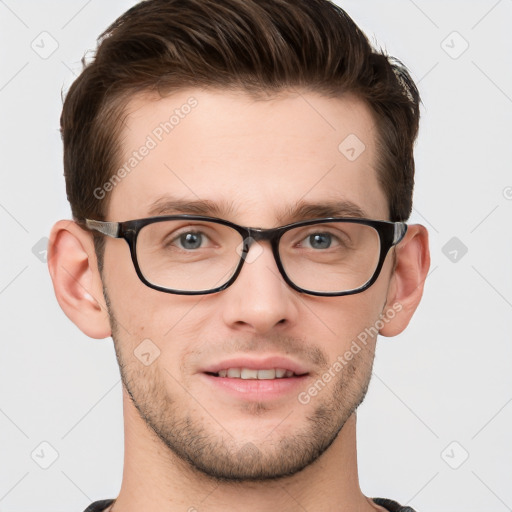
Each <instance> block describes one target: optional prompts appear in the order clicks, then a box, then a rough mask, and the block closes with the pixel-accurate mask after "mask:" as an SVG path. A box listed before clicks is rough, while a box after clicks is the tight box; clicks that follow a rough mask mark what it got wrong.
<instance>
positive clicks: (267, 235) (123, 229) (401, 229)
mask: <svg viewBox="0 0 512 512" xmlns="http://www.w3.org/2000/svg"><path fill="white" fill-rule="evenodd" d="M169 220H196V221H204V222H214V223H217V224H221V225H224V226H228V227H230V228H232V229H234V230H235V231H237V232H238V233H239V234H240V235H242V238H243V244H244V245H243V250H242V252H241V255H240V261H239V263H238V266H237V267H236V269H235V271H234V273H233V275H232V276H231V277H230V279H229V280H228V281H227V282H226V283H224V284H223V285H222V286H219V287H217V288H213V289H211V290H194V291H185V290H173V289H170V288H164V287H162V286H158V285H156V284H153V283H151V282H150V281H148V280H147V279H146V278H145V277H144V275H143V274H142V271H141V269H140V267H139V262H138V259H137V237H138V235H139V232H140V230H141V229H142V228H143V227H145V226H147V225H149V224H153V223H156V222H164V221H169ZM333 221H334V222H340V223H343V222H347V223H353V224H364V225H365V226H370V227H372V228H374V229H375V231H377V233H378V235H379V239H380V255H379V261H378V263H377V266H376V268H375V271H374V273H373V276H372V277H371V278H370V279H369V280H368V281H367V282H366V283H365V284H364V285H363V286H360V287H359V288H354V289H352V290H346V291H343V292H318V291H313V290H306V289H304V288H301V287H300V286H297V285H296V284H295V283H294V282H293V281H292V280H291V279H290V278H289V277H288V275H287V274H286V271H285V269H284V267H283V264H282V262H281V257H280V255H279V241H280V240H281V238H282V236H283V235H284V234H285V233H286V232H287V231H289V230H290V229H293V228H297V227H302V226H309V225H311V224H324V223H328V222H333ZM81 224H82V225H83V227H85V228H87V229H89V230H93V231H97V232H99V233H101V234H103V235H105V236H109V237H111V238H123V239H124V240H126V242H127V243H128V246H129V248H130V254H131V257H132V261H133V265H134V267H135V272H136V273H137V276H138V277H139V279H140V280H141V281H142V282H143V283H144V284H145V285H146V286H149V287H150V288H153V289H154V290H158V291H161V292H164V293H173V294H176V295H208V294H211V293H217V292H220V291H222V290H225V289H226V288H228V287H229V286H231V285H232V284H233V283H234V282H235V281H236V278H237V277H238V275H239V274H240V272H241V270H242V267H243V264H244V262H245V259H246V257H247V254H248V253H249V249H250V247H251V245H252V243H253V242H255V241H256V242H259V241H267V240H268V241H269V242H270V246H271V248H272V253H273V255H274V259H275V262H276V264H277V268H278V269H279V272H280V273H281V275H282V277H283V279H284V280H285V282H286V283H287V284H288V285H289V286H291V287H292V288H293V289H294V290H296V291H298V292H300V293H306V294H308V295H315V296H320V297H341V296H344V295H353V294H356V293H360V292H363V291H364V290H367V289H368V288H369V287H370V286H371V285H372V284H373V283H375V281H376V280H377V278H378V277H379V275H380V272H381V270H382V266H383V264H384V260H385V259H386V256H387V254H388V252H389V250H390V249H391V248H392V247H393V246H395V245H396V244H398V243H399V242H400V241H401V240H402V239H403V237H404V236H405V234H406V232H407V224H406V223H405V222H390V221H384V220H372V219H365V218H359V217H355V218H349V217H343V218H341V217H327V218H320V219H310V220H304V221H299V222H294V223H291V224H286V225H285V226H280V227H277V228H268V229H260V228H250V227H244V226H240V225H238V224H235V223H233V222H230V221H228V220H224V219H219V218H216V217H207V216H202V215H189V214H182V215H161V216H158V217H147V218H144V219H135V220H128V221H124V222H108V221H98V220H91V219H85V221H84V223H81Z"/></svg>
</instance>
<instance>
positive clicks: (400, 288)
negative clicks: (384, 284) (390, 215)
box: [380, 224, 430, 336]
mask: <svg viewBox="0 0 512 512" xmlns="http://www.w3.org/2000/svg"><path fill="white" fill-rule="evenodd" d="M395 250H396V266H395V269H394V272H393V275H392V277H391V282H390V285H389V289H388V295H387V300H386V306H385V308H384V312H383V315H385V313H386V311H387V310H389V309H390V308H392V309H394V310H395V311H397V312H396V314H394V316H393V318H391V319H389V320H388V322H387V323H385V325H384V327H383V328H382V329H381V330H380V334H381V335H382V336H396V335H397V334H400V333H401V332H402V331H403V330H404V329H405V328H406V327H407V325H408V324H409V321H410V320H411V318H412V315H413V314H414V312H415V311H416V308H417V307H418V304H419V303H420V300H421V297H422V295H423V286H424V283H425V279H426V278H427V274H428V269H429V267H430V251H429V247H428V232H427V230H426V228H425V227H424V226H421V225H420V224H412V225H410V226H409V227H408V229H407V234H406V235H405V237H404V239H403V240H402V241H401V242H400V243H399V244H398V246H396V248H395Z"/></svg>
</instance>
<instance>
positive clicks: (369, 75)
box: [61, 0, 420, 221]
mask: <svg viewBox="0 0 512 512" xmlns="http://www.w3.org/2000/svg"><path fill="white" fill-rule="evenodd" d="M83 64H84V70H83V72H82V73H81V74H80V76H79V77H78V78H77V79H76V80H75V82H74V83H73V85H72V86H71V88H70V90H69V92H68V94H67V96H66V99H65V102H64V107H63V111H62V116H61V133H62V139H63V143H64V174H65V178H66V189H67V195H68V200H69V202H70V204H71V209H72V214H73V217H74V218H75V220H78V221H83V219H84V218H92V219H97V220H103V219H104V217H105V214H106V210H107V205H108V198H107V199H105V200H101V199H98V198H97V197H96V196H95V194H94V191H95V190H97V189H98V187H102V185H103V184H104V183H105V182H107V181H108V180H109V178H110V177H111V176H112V175H113V174H114V173H115V171H116V169H117V166H118V165H119V163H120V162H119V159H120V158H119V155H120V138H119V132H120V129H121V126H122V115H123V111H124V109H125V107H126V105H127V103H128V102H129V100H130V98H131V97H132V96H133V95H134V94H136V93H140V92H146V91H147V92H158V93H160V94H162V95H165V94H169V93H171V92H173V91H176V90H179V89H183V88H186V87H213V88H221V89H233V90H234V89H236V90H242V91H245V92H248V93H250V94H253V95H258V94H267V95H268V94H269V93H270V94H272V93H276V94H277V93H279V92H281V91H284V90H286V89H289V88H294V87H298V88H301V89H303V90H304V89H305V90H309V91H314V92H317V93H320V94H323V95H326V96H328V97H340V96H341V95H342V94H346V93H351V94H354V95H355V96H357V97H358V98H359V99H361V100H363V101H364V102H365V104H366V105H367V106H369V108H370V110H371V112H372V113H373V116H374V119H375V123H376V127H377V147H378V162H377V175H378V180H379V182H380V184H381V186H382V188H383V190H384V192H385V194H386V197H387V199H388V207H389V211H390V220H393V221H397V220H407V219H408V217H409V215H410V213H411V208H412V193H413V186H414V157H413V145H414V141H415V139H416V136H417V132H418V124H419V101H420V98H419V93H418V90H417V88H416V86H415V85H414V83H413V81H412V79H411V77H410V75H409V73H408V71H407V70H406V68H405V67H404V66H403V65H402V64H401V63H400V62H399V61H397V60H396V59H393V58H392V57H389V56H387V55H385V54H384V53H383V52H381V51H378V50H376V49H374V48H372V46H371V45H370V43H369V41H368V39H367V38H366V36H365V35H364V34H363V33H362V32H361V30H360V29H359V28H358V27H357V25H356V24H355V23H354V22H353V21H352V19H351V18H350V17H349V16H348V15H347V14H346V13H345V12H344V11H343V10H342V9H341V8H340V7H338V6H336V5H335V4H334V3H332V2H331V1H329V0H145V1H142V2H140V3H138V4H137V5H135V6H134V7H132V8H131V9H129V10H128V11H127V12H126V13H125V14H123V15H122V16H121V17H120V18H119V19H117V20H116V21H115V22H114V23H113V24H112V25H111V26H110V27H109V28H108V29H107V30H106V31H105V32H104V33H103V34H102V35H101V36H100V38H99V39H98V49H97V52H96V55H95V58H94V59H93V60H92V62H90V63H88V64H86V63H85V60H83ZM340 142H341V141H340Z"/></svg>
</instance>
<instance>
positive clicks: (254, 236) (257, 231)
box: [244, 228, 280, 252]
mask: <svg viewBox="0 0 512 512" xmlns="http://www.w3.org/2000/svg"><path fill="white" fill-rule="evenodd" d="M279 233H280V229H279V228H266V229H264V228H248V229H247V236H246V237H245V238H244V250H245V251H246V252H247V251H249V249H250V248H251V245H253V244H254V243H255V242H269V244H270V246H271V248H272V250H274V249H275V247H276V246H277V240H278V238H279Z"/></svg>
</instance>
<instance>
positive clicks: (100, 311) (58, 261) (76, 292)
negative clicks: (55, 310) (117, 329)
mask: <svg viewBox="0 0 512 512" xmlns="http://www.w3.org/2000/svg"><path fill="white" fill-rule="evenodd" d="M48 268H49V271H50V275H51V278H52V282H53V288H54V290H55V296H56V297H57V301H58V302H59V305H60V307H61V308H62V310H63V311H64V313H65V314H66V316H67V317H68V318H69V319H70V320H71V321H72V322H73V323H74V324H76V325H77V326H78V328H79V329H80V330H81V331H82V332H84V333H85V334H87V335H88V336H90V337H91V338H97V339H101V338H107V337H109V336H110V335H111V329H110V322H109V316H108V311H107V308H106V304H105V300H104V297H103V288H102V283H101V276H100V273H99V271H98V266H97V260H96V254H95V252H94V243H93V239H92V236H91V234H90V233H88V232H87V231H85V230H83V229H82V228H81V227H80V226H79V225H78V224H76V223H75V222H73V221H64V220H63V221H59V222H57V223H56V224H55V226H54V227H53V229H52V231H51V234H50V240H49V243H48Z"/></svg>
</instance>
